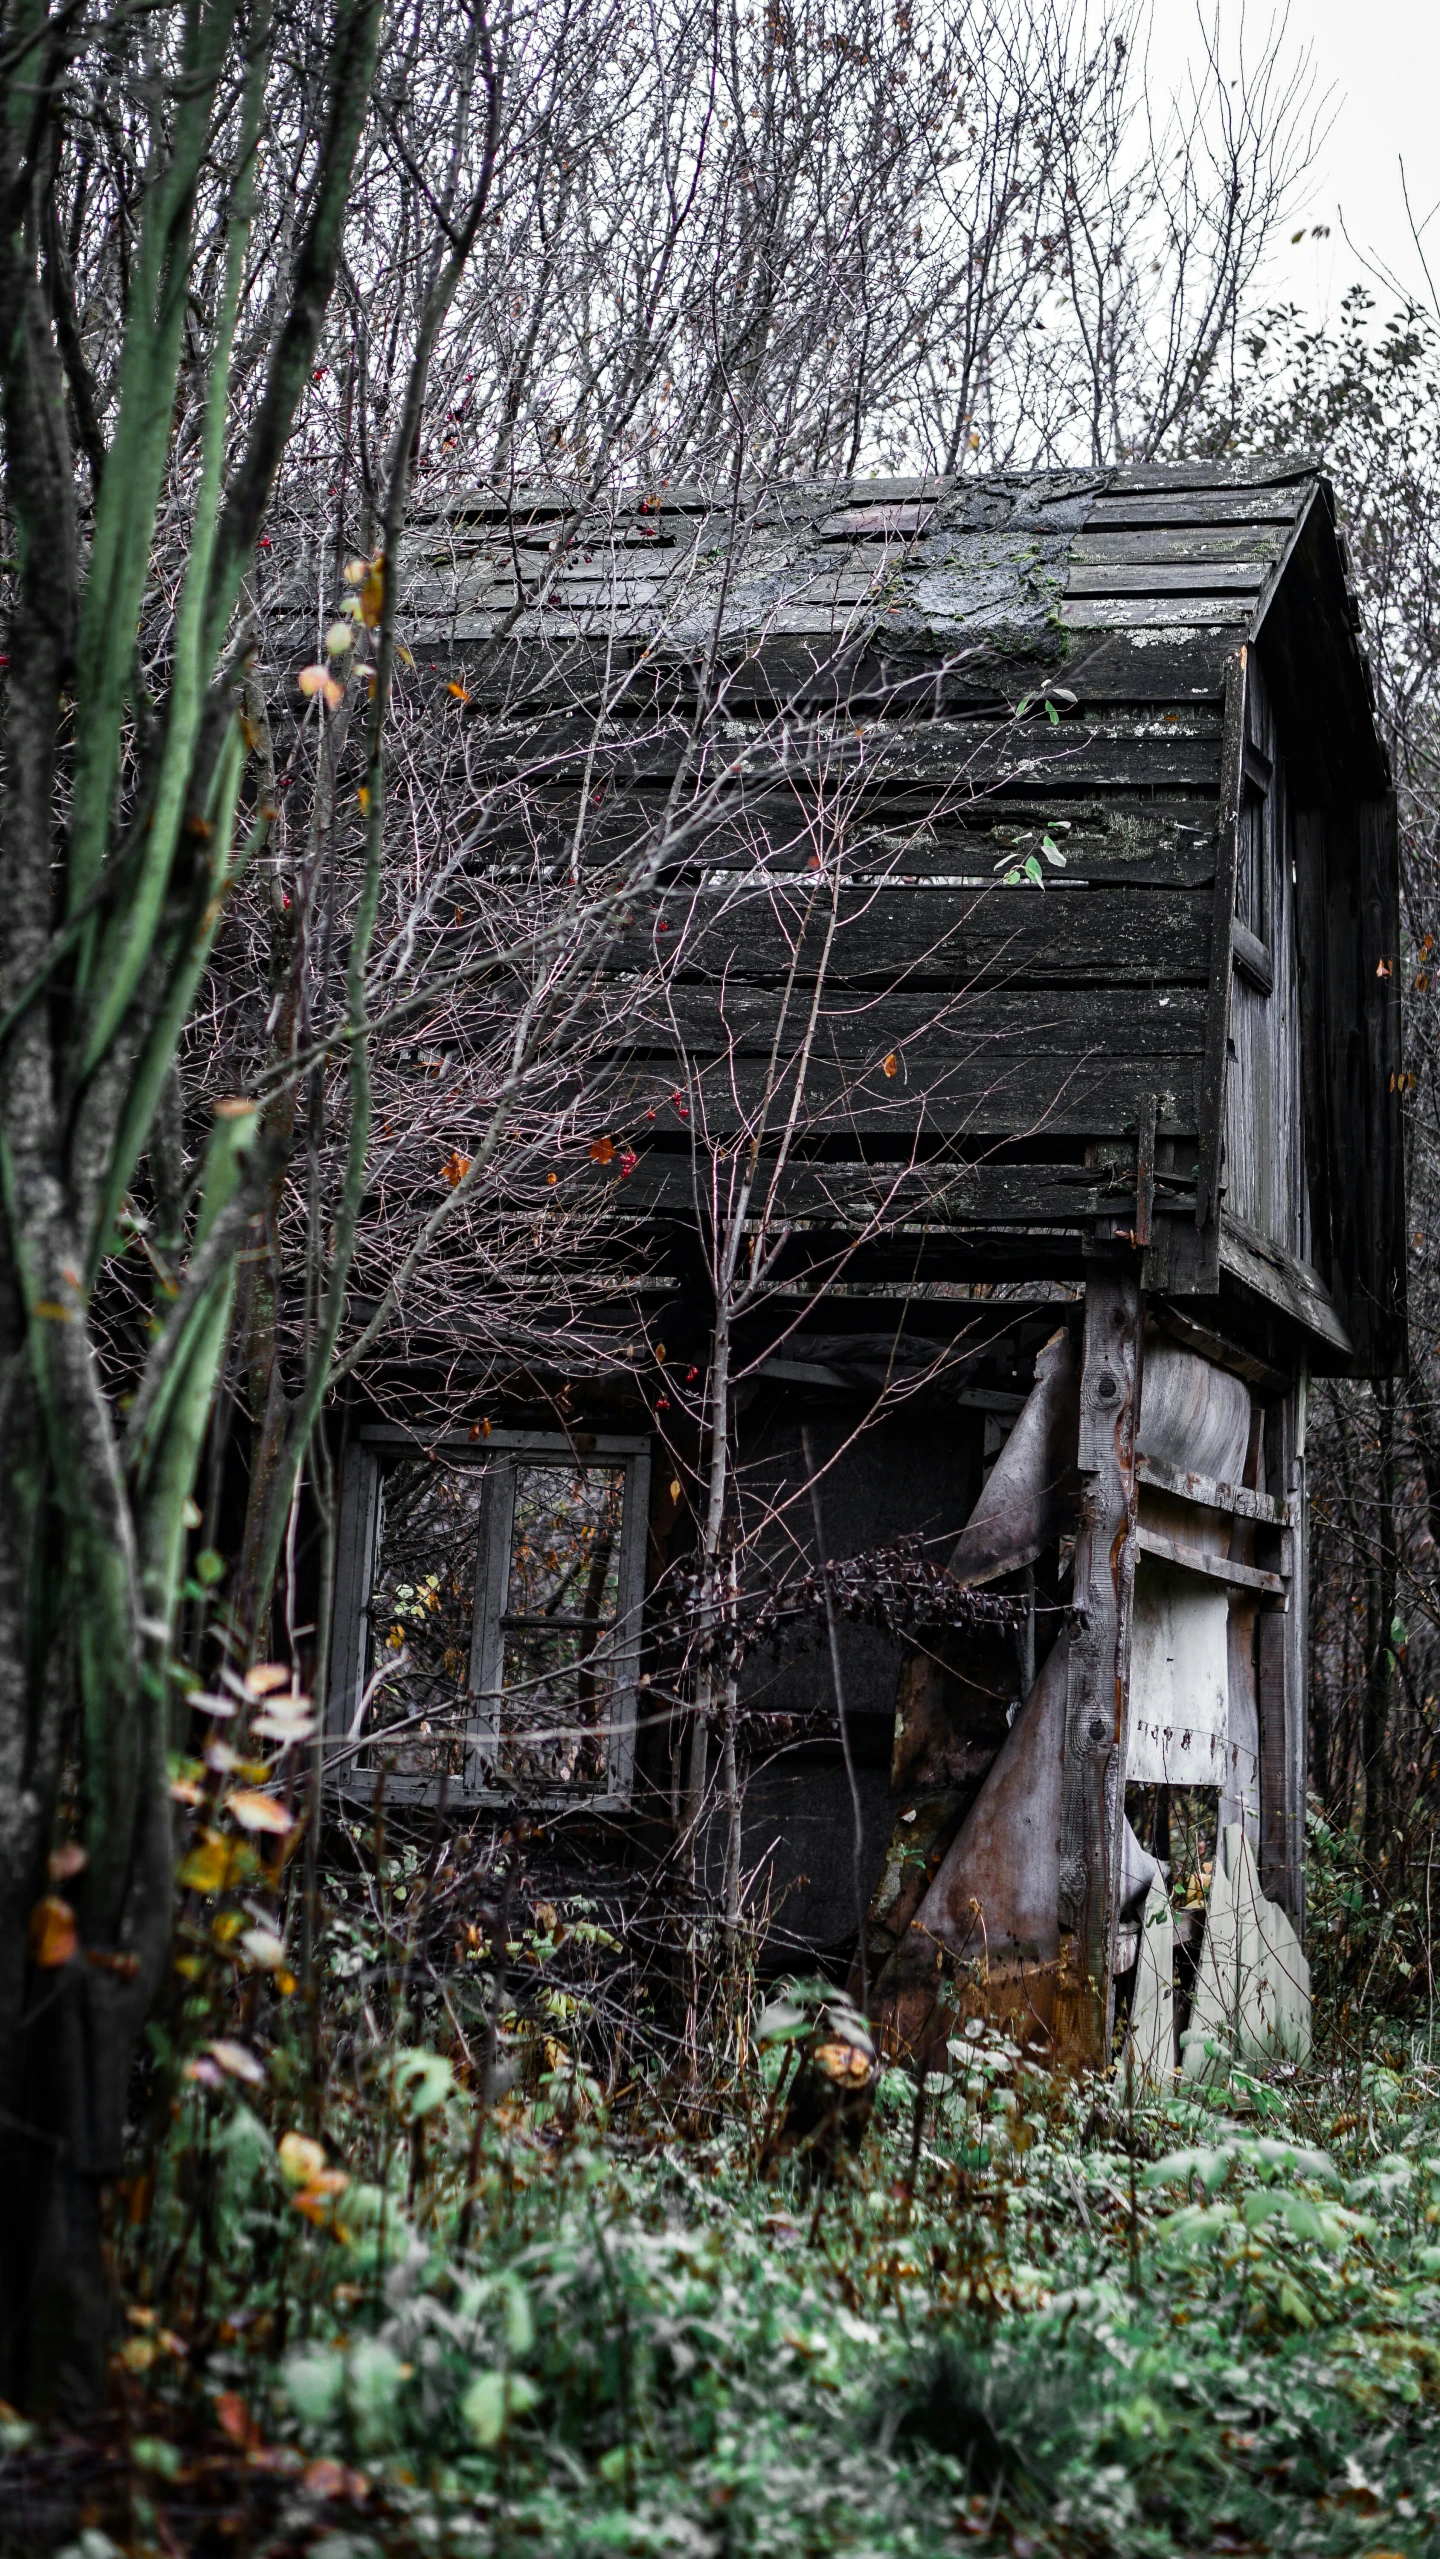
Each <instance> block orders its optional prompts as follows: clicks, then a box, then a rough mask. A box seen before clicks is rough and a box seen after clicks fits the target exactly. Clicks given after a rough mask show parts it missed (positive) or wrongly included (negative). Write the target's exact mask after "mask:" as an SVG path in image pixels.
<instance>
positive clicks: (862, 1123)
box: [587, 1042, 1201, 1148]
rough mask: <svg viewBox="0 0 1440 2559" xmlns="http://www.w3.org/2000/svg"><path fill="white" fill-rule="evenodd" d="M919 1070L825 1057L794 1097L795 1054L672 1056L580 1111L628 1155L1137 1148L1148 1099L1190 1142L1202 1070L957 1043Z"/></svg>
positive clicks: (1182, 1062) (627, 1070)
mask: <svg viewBox="0 0 1440 2559" xmlns="http://www.w3.org/2000/svg"><path fill="white" fill-rule="evenodd" d="M926 1064H927V1066H928V1069H929V1071H928V1080H926V1081H925V1082H923V1083H922V1081H921V1077H920V1074H919V1072H918V1071H916V1072H913V1073H911V1074H910V1075H909V1076H908V1077H905V1078H902V1077H900V1076H896V1078H895V1079H894V1080H893V1081H892V1080H891V1079H889V1078H887V1077H886V1075H885V1072H884V1067H883V1063H882V1062H881V1061H879V1060H876V1061H875V1063H874V1064H873V1065H872V1066H870V1067H869V1068H868V1070H867V1071H865V1072H864V1073H857V1072H856V1071H855V1070H854V1069H853V1068H851V1067H848V1066H842V1065H837V1064H835V1063H834V1061H833V1060H832V1059H830V1058H829V1057H827V1056H825V1055H824V1054H823V1053H822V1054H821V1055H819V1056H817V1057H813V1058H811V1059H809V1060H807V1061H806V1063H805V1069H804V1077H803V1086H802V1084H801V1078H800V1069H799V1063H798V1060H797V1059H796V1057H795V1054H794V1052H793V1050H792V1051H791V1052H790V1055H789V1058H788V1060H784V1061H782V1064H781V1067H780V1069H779V1071H778V1072H772V1071H771V1069H770V1067H769V1064H768V1061H767V1060H766V1059H764V1058H760V1057H755V1056H752V1055H737V1056H735V1057H724V1058H716V1057H715V1056H714V1055H713V1054H707V1055H706V1056H705V1057H703V1058H695V1057H692V1058H689V1059H688V1060H687V1059H686V1057H685V1056H684V1054H683V1051H680V1050H676V1051H673V1052H672V1053H671V1054H669V1055H668V1056H658V1057H651V1058H641V1059H634V1058H632V1057H629V1056H627V1057H626V1058H625V1059H623V1060H622V1059H620V1058H617V1059H615V1060H614V1061H613V1063H612V1064H610V1065H608V1066H606V1067H604V1068H597V1069H596V1070H595V1071H594V1072H593V1073H592V1074H591V1076H590V1077H589V1079H588V1081H587V1104H588V1105H589V1107H590V1108H591V1109H593V1112H594V1115H595V1118H596V1119H597V1121H599V1122H601V1123H603V1124H604V1126H605V1127H606V1128H607V1129H608V1130H610V1131H611V1132H612V1133H615V1134H619V1133H622V1132H623V1133H624V1134H625V1135H626V1137H627V1141H628V1142H629V1143H631V1144H633V1143H634V1142H635V1140H636V1139H637V1138H643V1137H644V1136H645V1134H646V1133H647V1131H648V1130H650V1129H651V1128H655V1129H658V1130H659V1131H660V1132H661V1133H662V1134H663V1133H664V1132H665V1131H666V1130H670V1131H671V1132H672V1133H684V1131H685V1130H686V1129H689V1128H691V1127H693V1128H694V1130H696V1131H697V1132H704V1133H706V1134H708V1135H709V1136H710V1137H712V1138H717V1137H725V1136H731V1135H734V1134H736V1133H743V1134H745V1135H747V1136H754V1135H756V1134H758V1133H769V1134H770V1135H772V1136H774V1135H778V1133H779V1132H780V1130H781V1129H783V1128H784V1127H786V1126H787V1125H789V1124H790V1122H791V1121H792V1120H793V1121H794V1124H795V1126H796V1127H797V1128H798V1129H799V1130H801V1131H803V1132H804V1133H805V1134H807V1135H809V1136H817V1135H833V1136H837V1137H845V1138H856V1137H865V1138H872V1139H884V1140H886V1141H887V1142H888V1143H889V1144H890V1145H891V1146H892V1147H894V1146H895V1145H896V1144H897V1143H898V1144H899V1145H900V1146H901V1147H902V1148H903V1147H908V1146H909V1145H910V1143H911V1141H912V1140H913V1138H914V1136H915V1134H916V1132H917V1130H920V1131H924V1132H926V1133H927V1134H929V1135H931V1136H952V1137H965V1138H969V1139H981V1138H983V1139H986V1140H993V1139H996V1138H1005V1139H1010V1140H1014V1139H1019V1138H1029V1139H1030V1140H1032V1141H1033V1140H1036V1139H1038V1138H1040V1137H1044V1138H1046V1139H1047V1140H1049V1139H1054V1140H1057V1141H1058V1140H1059V1139H1062V1138H1065V1139H1080V1138H1084V1139H1096V1140H1099V1139H1114V1140H1120V1139H1122V1138H1125V1137H1127V1136H1128V1137H1129V1139H1130V1141H1131V1143H1132V1144H1133V1142H1134V1132H1135V1130H1136V1127H1137V1125H1138V1121H1139V1117H1140V1112H1141V1109H1142V1106H1143V1105H1144V1104H1145V1103H1146V1102H1147V1101H1148V1100H1149V1099H1150V1098H1151V1097H1152V1096H1153V1097H1154V1098H1155V1099H1156V1101H1157V1104H1158V1114H1159V1121H1160V1124H1161V1126H1162V1127H1163V1128H1164V1129H1166V1130H1167V1131H1174V1132H1176V1133H1180V1132H1184V1133H1186V1134H1188V1135H1189V1136H1190V1137H1191V1138H1192V1139H1193V1137H1194V1134H1195V1131H1196V1129H1197V1128H1198V1126H1199V1092H1200V1064H1201V1062H1200V1060H1199V1059H1198V1058H1196V1057H1194V1056H1183V1057H1164V1056H1160V1057H1156V1056H1146V1055H1141V1056H1130V1055H1128V1054H1127V1053H1126V1051H1125V1049H1124V1047H1123V1046H1119V1045H1118V1044H1112V1046H1111V1047H1110V1048H1109V1049H1108V1050H1096V1051H1093V1052H1092V1053H1091V1054H1090V1055H1088V1056H1084V1057H1076V1056H1073V1055H1065V1054H1058V1055H1057V1054H1052V1053H1048V1052H1044V1051H1039V1050H1031V1051H1028V1052H1024V1053H1017V1052H1016V1051H1015V1050H1013V1049H1010V1048H1005V1049H986V1048H984V1047H982V1046H978V1045H975V1044H973V1043H971V1044H966V1043H962V1042H957V1043H956V1047H955V1052H954V1054H953V1056H952V1057H951V1058H949V1059H948V1060H941V1059H939V1058H937V1057H936V1054H935V1052H934V1051H932V1052H931V1053H930V1059H929V1060H928V1061H926ZM677 1095H678V1096H680V1097H681V1098H680V1099H678V1100H677V1098H676V1096H677ZM687 1114H688V1117H687V1116H686V1115H687Z"/></svg>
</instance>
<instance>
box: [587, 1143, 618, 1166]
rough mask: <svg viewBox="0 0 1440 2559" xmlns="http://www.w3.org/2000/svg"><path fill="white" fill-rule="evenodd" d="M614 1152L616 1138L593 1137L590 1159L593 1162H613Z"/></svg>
mask: <svg viewBox="0 0 1440 2559" xmlns="http://www.w3.org/2000/svg"><path fill="white" fill-rule="evenodd" d="M614 1154H615V1140H614V1138H613V1137H592V1138H591V1140H590V1161H591V1163H592V1164H609V1163H610V1162H612V1160H613V1158H614Z"/></svg>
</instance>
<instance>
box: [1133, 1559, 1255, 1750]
mask: <svg viewBox="0 0 1440 2559" xmlns="http://www.w3.org/2000/svg"><path fill="white" fill-rule="evenodd" d="M1229 1614H1230V1609H1229V1593H1228V1592H1227V1591H1226V1590H1225V1589H1224V1588H1223V1587H1222V1586H1220V1585H1218V1584H1212V1583H1207V1582H1204V1581H1202V1580H1201V1579H1200V1578H1199V1576H1198V1575H1197V1574H1195V1573H1186V1572H1182V1571H1177V1569H1176V1568H1175V1566H1174V1565H1172V1564H1162V1563H1159V1562H1157V1561H1156V1560H1155V1559H1154V1558H1153V1557H1151V1556H1148V1555H1142V1557H1141V1558H1140V1562H1139V1564H1138V1566H1137V1567H1136V1573H1135V1616H1134V1626H1133V1632H1132V1635H1131V1639H1130V1741H1129V1749H1128V1753H1127V1757H1126V1765H1125V1775H1126V1778H1127V1780H1128V1782H1129V1783H1130V1784H1131V1785H1132V1786H1224V1785H1225V1783H1226V1782H1227V1777H1228V1774H1229V1763H1230V1663H1229Z"/></svg>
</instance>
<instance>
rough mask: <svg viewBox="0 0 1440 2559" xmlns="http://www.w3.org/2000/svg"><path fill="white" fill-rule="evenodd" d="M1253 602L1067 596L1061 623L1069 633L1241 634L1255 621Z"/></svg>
mask: <svg viewBox="0 0 1440 2559" xmlns="http://www.w3.org/2000/svg"><path fill="white" fill-rule="evenodd" d="M1254 611H1255V607H1254V603H1253V600H1252V599H1251V598H1249V597H1246V596H1239V595H1190V596H1183V595H1177V596H1140V595H1129V596H1126V595H1117V596H1113V597H1111V598H1110V599H1108V600H1107V601H1101V600H1100V599H1099V598H1094V599H1092V598H1091V597H1089V596H1083V595H1081V596H1076V597H1075V599H1074V601H1073V602H1072V601H1071V599H1070V598H1069V597H1068V596H1067V597H1066V600H1065V602H1064V603H1063V604H1062V605H1061V607H1060V619H1061V621H1062V622H1063V623H1064V624H1065V626H1066V628H1067V630H1071V631H1107V630H1131V631H1141V630H1145V631H1158V630H1163V629H1164V628H1166V627H1167V626H1170V627H1174V626H1177V625H1178V626H1181V627H1183V628H1187V629H1189V628H1193V627H1194V626H1195V625H1196V624H1197V623H1202V622H1211V623H1217V622H1223V623H1233V624H1234V625H1235V627H1236V629H1237V631H1243V630H1244V629H1245V628H1246V626H1247V625H1248V624H1249V623H1250V622H1251V621H1252V620H1253V618H1254Z"/></svg>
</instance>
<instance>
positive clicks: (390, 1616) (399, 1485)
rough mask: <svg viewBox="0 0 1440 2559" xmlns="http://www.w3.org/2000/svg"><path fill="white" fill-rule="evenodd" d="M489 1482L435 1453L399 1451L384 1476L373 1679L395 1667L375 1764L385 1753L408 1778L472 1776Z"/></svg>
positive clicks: (385, 1683)
mask: <svg viewBox="0 0 1440 2559" xmlns="http://www.w3.org/2000/svg"><path fill="white" fill-rule="evenodd" d="M482 1482H483V1470H482V1469H481V1468H480V1467H478V1466H445V1465H441V1464H439V1463H437V1461H436V1460H435V1459H433V1458H429V1457H408V1456H407V1457H399V1458H397V1459H395V1460H394V1462H393V1463H392V1464H390V1465H389V1466H387V1467H386V1468H385V1470H384V1472H383V1474H382V1476H381V1479H380V1522H379V1528H378V1532H377V1541H376V1553H375V1579H374V1583H373V1586H372V1595H371V1601H370V1608H369V1618H370V1630H371V1631H370V1676H371V1677H372V1678H373V1676H374V1674H375V1672H376V1671H377V1670H379V1669H380V1668H381V1667H382V1666H383V1665H388V1664H392V1663H393V1669H389V1670H387V1675H386V1677H385V1678H384V1679H383V1680H382V1681H381V1684H380V1686H379V1688H378V1689H377V1690H376V1693H375V1697H374V1700H373V1703H372V1705H371V1708H370V1715H369V1722H368V1727H367V1729H368V1730H369V1732H370V1734H371V1735H372V1747H371V1750H370V1752H369V1754H368V1757H369V1761H370V1765H371V1766H372V1767H373V1766H375V1765H376V1763H377V1761H378V1759H380V1758H381V1757H383V1758H384V1760H385V1761H386V1763H387V1764H388V1765H390V1766H392V1767H393V1768H394V1769H395V1770H396V1772H397V1773H398V1774H399V1775H401V1776H406V1777H438V1776H441V1775H442V1774H443V1775H448V1776H451V1777H460V1776H463V1774H464V1768H465V1731H466V1726H467V1724H468V1722H469V1719H470V1715H471V1711H472V1709H471V1702H470V1696H469V1677H470V1643H471V1637H472V1634H473V1632H474V1622H475V1557H476V1541H477V1538H478V1535H479V1520H480V1496H481V1489H482ZM390 1729H393V1730H394V1736H395V1737H394V1740H393V1742H390V1741H385V1740H384V1738H383V1737H384V1735H385V1733H386V1732H387V1730H390Z"/></svg>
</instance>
